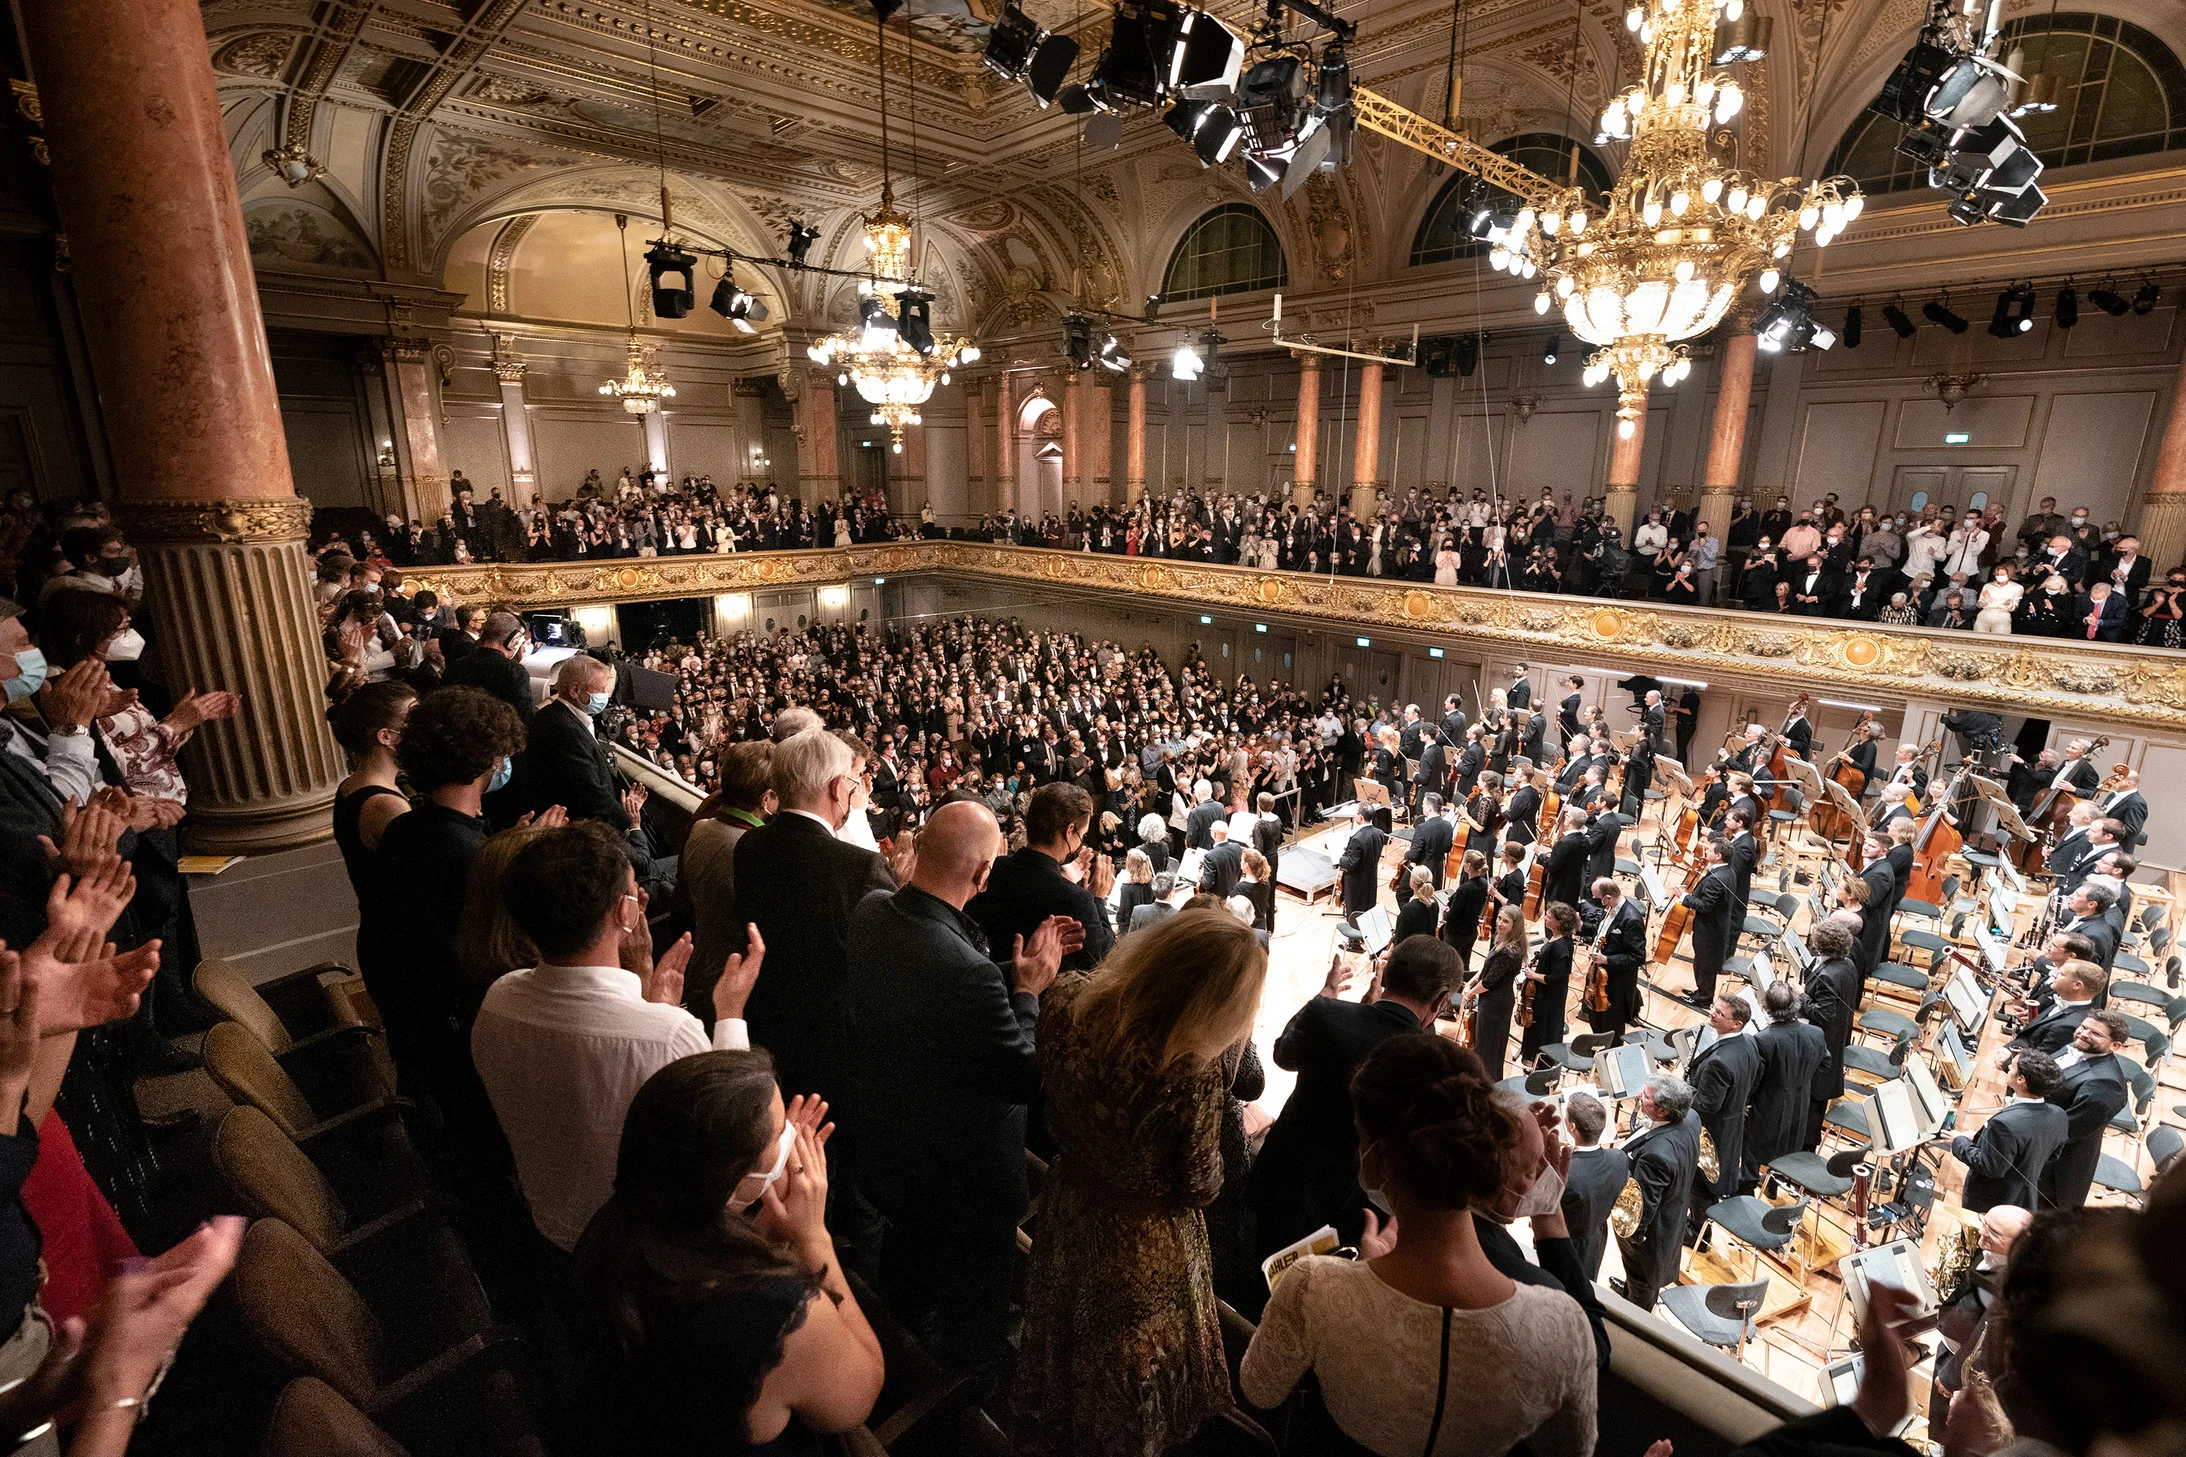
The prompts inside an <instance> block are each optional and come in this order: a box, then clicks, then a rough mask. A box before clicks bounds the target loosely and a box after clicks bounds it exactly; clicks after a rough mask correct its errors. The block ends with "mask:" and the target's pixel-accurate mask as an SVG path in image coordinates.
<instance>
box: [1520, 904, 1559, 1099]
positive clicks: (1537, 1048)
mask: <svg viewBox="0 0 2186 1457" xmlns="http://www.w3.org/2000/svg"><path fill="white" fill-rule="evenodd" d="M1571 951H1572V946H1571V941H1570V938H1569V937H1558V938H1557V939H1556V940H1554V941H1551V942H1549V943H1548V944H1547V945H1546V946H1543V947H1542V948H1541V952H1540V954H1539V955H1538V956H1536V957H1535V958H1534V960H1533V969H1534V970H1535V971H1537V972H1539V973H1540V974H1541V984H1540V985H1539V986H1537V987H1535V988H1534V989H1533V1025H1532V1026H1530V1027H1528V1028H1527V1029H1526V1035H1525V1036H1524V1037H1523V1038H1521V1039H1520V1041H1519V1045H1518V1061H1519V1065H1520V1067H1521V1068H1526V1069H1530V1068H1531V1067H1532V1066H1533V1064H1534V1062H1535V1061H1536V1060H1537V1059H1538V1058H1539V1057H1540V1055H1541V1049H1542V1048H1544V1047H1553V1046H1554V1045H1555V1044H1557V1043H1559V1042H1561V1041H1563V1040H1564V1008H1565V1006H1566V1005H1568V1004H1569V1002H1570V1000H1571V961H1572V956H1571ZM1520 990H1521V992H1522V991H1523V990H1524V987H1523V984H1521V986H1520Z"/></svg>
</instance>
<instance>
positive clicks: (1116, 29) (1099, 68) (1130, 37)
mask: <svg viewBox="0 0 2186 1457" xmlns="http://www.w3.org/2000/svg"><path fill="white" fill-rule="evenodd" d="M1181 20H1182V13H1181V12H1180V11H1179V10H1178V9H1177V7H1176V6H1175V5H1173V4H1170V3H1167V0H1140V3H1139V4H1137V5H1135V6H1134V7H1132V8H1131V9H1126V8H1125V7H1123V6H1121V5H1118V6H1117V7H1116V9H1115V18H1114V19H1113V20H1112V21H1111V22H1110V27H1109V32H1108V49H1107V50H1105V51H1103V52H1102V53H1101V58H1100V59H1099V60H1098V61H1096V62H1095V63H1094V65H1093V76H1092V79H1091V80H1089V81H1088V82H1087V83H1086V90H1087V91H1088V92H1089V93H1090V94H1091V95H1092V97H1093V100H1094V102H1095V104H1096V105H1098V106H1099V107H1100V108H1101V109H1102V110H1104V111H1124V110H1132V109H1136V108H1140V107H1147V106H1152V105H1153V104H1154V103H1156V102H1158V101H1159V100H1161V94H1162V89H1163V85H1164V83H1165V82H1166V81H1167V80H1168V58H1169V57H1170V55H1171V54H1172V53H1173V52H1174V51H1175V49H1176V45H1177V26H1178V24H1179V23H1180V21H1181ZM1157 57H1159V58H1160V59H1159V60H1157V59H1156V58H1157Z"/></svg>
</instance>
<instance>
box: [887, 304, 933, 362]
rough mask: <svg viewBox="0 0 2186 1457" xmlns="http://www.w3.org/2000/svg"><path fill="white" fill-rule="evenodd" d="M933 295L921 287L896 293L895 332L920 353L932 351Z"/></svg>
mask: <svg viewBox="0 0 2186 1457" xmlns="http://www.w3.org/2000/svg"><path fill="white" fill-rule="evenodd" d="M933 303H934V296H933V295H932V294H930V293H928V292H926V291H925V290H924V289H922V288H907V289H904V290H902V291H901V292H900V293H898V294H897V295H896V334H897V337H899V338H901V339H902V340H903V342H904V343H906V344H908V345H910V346H911V348H913V349H914V350H916V351H918V353H920V354H921V355H927V356H930V355H932V353H933V352H934V321H933Z"/></svg>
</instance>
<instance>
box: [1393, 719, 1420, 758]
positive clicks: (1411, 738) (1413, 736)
mask: <svg viewBox="0 0 2186 1457" xmlns="http://www.w3.org/2000/svg"><path fill="white" fill-rule="evenodd" d="M1426 733H1427V720H1425V719H1423V718H1415V719H1413V720H1412V721H1411V722H1410V723H1408V724H1406V725H1405V726H1404V728H1403V730H1402V731H1401V732H1400V733H1398V735H1397V752H1398V753H1400V754H1402V755H1403V756H1404V757H1405V758H1407V759H1417V758H1418V757H1419V745H1420V741H1421V739H1422V738H1424V737H1425V736H1426Z"/></svg>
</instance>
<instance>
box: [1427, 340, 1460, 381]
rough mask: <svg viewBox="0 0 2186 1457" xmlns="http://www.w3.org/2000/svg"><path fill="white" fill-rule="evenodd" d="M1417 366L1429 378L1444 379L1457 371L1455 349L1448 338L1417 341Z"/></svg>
mask: <svg viewBox="0 0 2186 1457" xmlns="http://www.w3.org/2000/svg"><path fill="white" fill-rule="evenodd" d="M1419 367H1420V368H1421V369H1422V370H1424V371H1426V374H1427V377H1428V378H1429V379H1444V378H1447V377H1448V376H1450V375H1452V374H1454V373H1456V372H1457V361H1456V351H1455V349H1453V348H1452V346H1451V341H1450V340H1448V339H1422V340H1420V341H1419Z"/></svg>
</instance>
